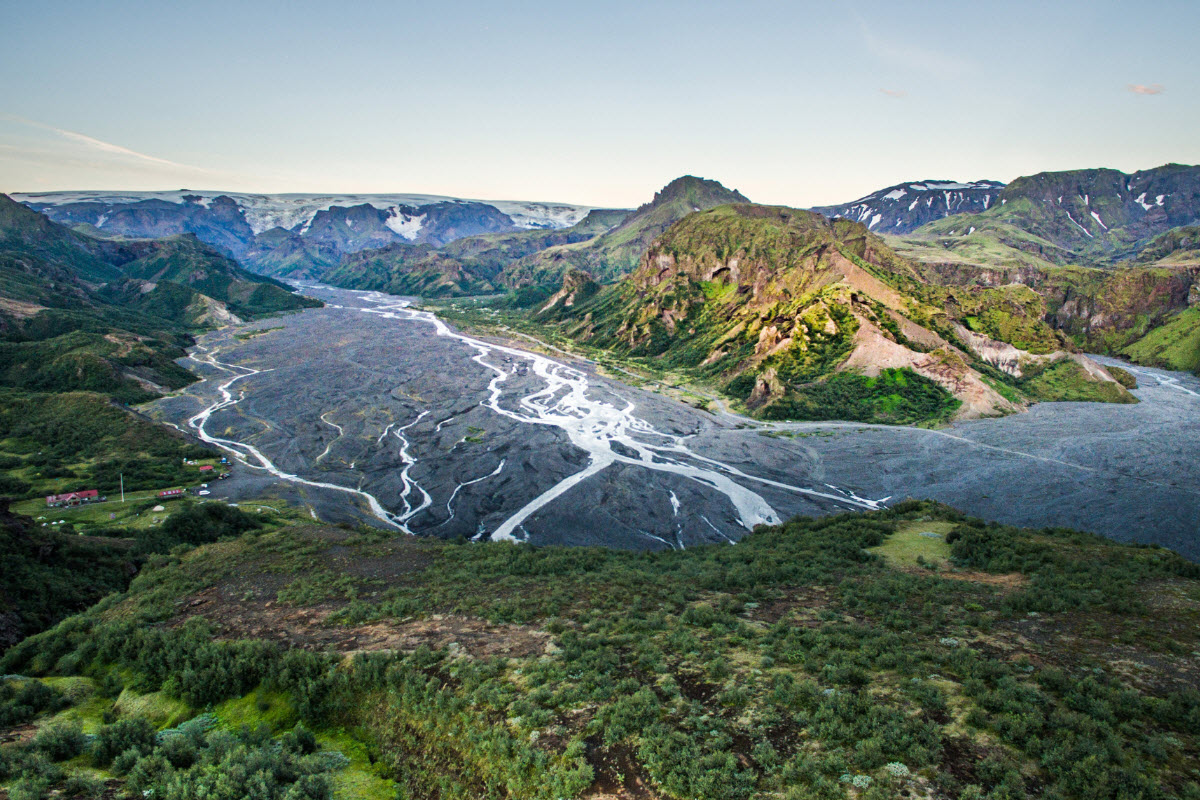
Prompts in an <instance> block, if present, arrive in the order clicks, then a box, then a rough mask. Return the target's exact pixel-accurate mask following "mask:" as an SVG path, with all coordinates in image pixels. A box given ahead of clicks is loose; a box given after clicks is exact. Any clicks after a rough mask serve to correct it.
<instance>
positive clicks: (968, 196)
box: [812, 180, 1004, 234]
mask: <svg viewBox="0 0 1200 800" xmlns="http://www.w3.org/2000/svg"><path fill="white" fill-rule="evenodd" d="M1002 189H1004V184H1003V183H1001V182H1000V181H988V180H983V181H966V182H963V181H948V180H936V181H911V182H909V183H898V184H896V185H895V186H889V187H887V188H886V189H880V190H879V191H877V192H872V193H871V194H869V195H867V196H866V197H860V198H859V199H858V200H855V201H853V202H851V203H843V204H841V205H834V206H819V207H817V208H814V209H812V210H813V211H816V212H817V213H819V214H824V215H825V216H827V217H830V218H831V219H849V220H853V221H854V222H861V223H862V224H863V225H866V226H867V227H868V228H870V229H871V231H872V232H874V233H896V234H899V233H909V232H910V231H913V230H916V229H917V228H919V227H921V226H922V225H924V224H926V223H928V222H933V221H934V220H939V219H942V218H944V217H949V216H952V215H954V214H965V213H971V214H976V213H979V212H981V211H987V210H988V209H989V208H991V207H992V204H993V203H995V202H996V201H997V198H998V197H999V196H1000V192H1001V190H1002Z"/></svg>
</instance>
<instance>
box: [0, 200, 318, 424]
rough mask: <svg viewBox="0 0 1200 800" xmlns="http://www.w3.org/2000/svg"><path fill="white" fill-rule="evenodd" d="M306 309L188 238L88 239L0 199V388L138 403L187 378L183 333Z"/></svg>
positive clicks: (273, 284) (305, 302) (277, 286)
mask: <svg viewBox="0 0 1200 800" xmlns="http://www.w3.org/2000/svg"><path fill="white" fill-rule="evenodd" d="M316 305H320V303H319V302H317V301H314V300H309V299H308V298H304V297H300V296H298V295H295V294H293V293H292V292H291V291H290V290H289V289H288V288H287V287H286V286H284V285H283V284H281V283H279V282H278V281H276V280H274V279H271V278H267V277H264V276H261V275H256V274H253V273H250V272H247V271H246V270H245V269H243V268H242V267H241V266H239V265H238V263H237V262H236V261H234V260H233V259H231V258H229V257H228V256H225V255H223V254H222V253H220V252H218V251H217V250H216V249H214V248H213V247H212V246H210V245H207V244H205V243H203V242H201V241H200V240H199V239H197V238H196V237H195V236H194V235H191V234H184V235H174V236H168V237H164V238H161V239H125V238H113V237H105V238H98V237H94V236H88V235H86V234H84V233H81V232H79V231H76V230H72V229H70V228H67V227H65V226H62V225H59V224H57V223H55V222H52V221H51V220H49V219H48V218H47V217H45V216H43V215H42V214H39V213H36V212H34V211H32V210H30V209H28V208H26V207H25V206H23V205H21V204H20V203H17V202H14V201H13V200H11V199H9V198H8V197H6V196H4V195H0V386H11V387H15V388H20V389H27V390H35V391H45V390H53V391H73V390H86V391H98V392H103V393H105V394H108V395H110V396H112V397H114V398H117V399H121V400H125V401H129V400H132V399H145V398H146V397H147V396H153V395H155V394H158V393H161V392H164V391H168V390H170V389H176V388H179V387H180V386H182V385H186V384H187V383H189V382H190V381H191V380H193V378H192V376H191V374H190V373H188V372H187V371H186V370H184V369H183V368H181V367H179V366H177V365H176V364H175V363H174V361H175V359H178V358H181V357H182V356H183V355H184V350H183V345H185V344H186V343H187V342H189V341H190V336H189V335H188V331H189V330H196V329H201V328H204V327H209V326H212V325H223V324H228V323H230V322H238V321H241V320H243V319H249V318H253V317H256V316H260V315H263V314H269V313H274V312H278V311H289V310H296V309H301V308H308V307H312V306H316Z"/></svg>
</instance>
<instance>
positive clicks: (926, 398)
mask: <svg viewBox="0 0 1200 800" xmlns="http://www.w3.org/2000/svg"><path fill="white" fill-rule="evenodd" d="M961 405H962V402H961V401H960V400H957V399H956V398H955V397H954V396H953V395H951V394H950V393H949V392H947V391H946V390H945V389H943V388H942V387H941V386H939V385H937V384H936V383H934V382H933V381H931V380H929V379H928V378H926V377H924V376H922V375H919V374H917V373H916V372H914V371H913V370H911V369H909V368H907V367H905V368H901V369H883V370H881V371H880V374H879V375H877V376H875V377H868V376H866V375H859V374H856V373H850V372H841V373H835V374H834V375H831V376H829V377H828V378H827V379H825V380H823V381H818V382H815V383H811V384H807V385H804V386H797V387H795V388H793V389H791V390H789V391H788V393H787V394H786V395H784V397H782V398H781V399H779V400H776V401H774V402H772V403H771V404H770V405H767V406H765V407H763V408H762V409H761V410H760V411H759V415H760V416H762V417H763V418H765V419H798V420H852V421H856V422H873V423H886V424H893V425H912V424H916V423H923V422H938V421H944V420H948V419H950V417H952V416H953V415H954V412H955V411H957V410H958V408H959V406H961Z"/></svg>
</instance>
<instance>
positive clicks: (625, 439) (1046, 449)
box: [150, 287, 1200, 559]
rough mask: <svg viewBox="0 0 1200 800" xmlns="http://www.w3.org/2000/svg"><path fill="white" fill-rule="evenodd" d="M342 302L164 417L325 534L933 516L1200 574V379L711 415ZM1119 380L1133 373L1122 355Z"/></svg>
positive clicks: (221, 368)
mask: <svg viewBox="0 0 1200 800" xmlns="http://www.w3.org/2000/svg"><path fill="white" fill-rule="evenodd" d="M305 292H306V293H307V294H310V295H312V296H315V297H318V298H320V299H321V300H323V301H324V302H325V304H326V305H325V307H324V308H321V309H311V310H308V311H305V312H303V313H300V314H294V315H290V316H288V317H285V318H282V319H278V320H271V321H270V322H269V324H268V323H263V324H262V325H263V327H264V328H271V329H270V330H267V331H266V332H265V333H263V334H262V335H259V336H254V337H250V338H241V337H238V336H237V335H236V334H235V330H234V329H226V330H222V331H219V332H214V333H209V334H206V335H204V336H203V337H201V338H200V340H199V342H200V344H199V347H198V348H196V349H195V350H194V351H193V353H192V359H191V362H192V363H191V364H190V365H189V366H192V367H193V368H194V369H195V370H196V371H197V372H198V373H199V374H201V375H203V376H204V378H205V379H204V380H203V381H201V382H200V383H197V384H194V385H193V386H191V387H188V388H187V389H186V390H184V391H183V392H181V393H178V394H175V395H172V396H169V397H166V398H164V399H162V400H159V401H156V402H155V403H154V404H153V405H152V406H151V407H150V408H151V410H152V413H153V414H154V416H156V417H158V418H160V419H162V420H164V421H167V422H170V423H171V424H173V425H175V426H177V427H179V428H181V429H185V430H187V429H189V422H191V423H194V424H193V425H191V427H190V429H191V430H193V431H196V430H197V429H202V430H201V432H202V438H205V440H206V441H207V442H209V443H212V444H215V445H218V446H223V447H225V448H227V449H230V450H232V451H234V452H235V453H236V454H238V455H239V456H240V457H241V458H242V459H244V460H245V461H246V463H247V466H246V467H244V468H240V469H239V470H238V475H237V477H235V478H234V479H231V480H229V481H226V482H223V483H222V484H220V485H218V486H216V487H215V491H216V492H217V496H221V497H226V498H227V499H229V500H231V501H233V502H238V501H239V500H240V499H247V498H251V497H257V496H261V495H263V494H264V492H265V493H274V494H277V495H279V496H281V497H287V498H289V499H291V500H292V501H293V502H296V503H299V504H302V505H306V506H308V507H309V509H310V510H311V513H312V515H313V516H316V517H317V518H319V519H321V520H323V521H327V522H368V523H370V524H374V525H376V526H380V527H389V528H399V529H402V530H407V531H410V532H412V533H417V534H429V535H433V536H437V537H441V538H447V539H488V538H491V539H501V540H503V539H510V540H517V541H524V542H529V543H531V544H541V545H545V544H570V545H605V546H609V547H618V548H625V549H637V550H645V549H677V548H684V547H691V546H694V545H696V544H702V543H724V542H730V541H737V540H739V539H740V538H742V537H743V536H745V535H746V534H747V533H748V532H749V530H750V529H751V528H753V526H754V525H755V524H758V523H766V524H773V523H774V522H775V521H777V520H781V519H786V518H788V517H790V516H792V515H795V514H804V515H825V514H829V513H834V512H838V511H845V510H869V509H871V508H875V507H878V505H879V504H881V503H883V502H884V501H887V503H888V504H890V503H893V502H895V501H897V500H898V499H901V498H906V497H913V498H921V499H936V500H940V501H942V502H945V503H948V504H950V505H953V506H955V507H957V508H960V509H962V510H964V511H966V512H967V513H971V514H975V515H979V516H983V517H986V518H989V519H995V520H998V521H1001V522H1005V523H1010V524H1018V525H1027V526H1035V527H1044V526H1062V527H1073V528H1078V529H1082V530H1088V531H1092V532H1096V533H1101V534H1103V535H1105V536H1108V537H1110V538H1113V539H1116V540H1118V541H1131V542H1142V543H1152V544H1159V545H1162V546H1166V547H1170V548H1172V549H1175V550H1176V551H1177V552H1179V553H1181V554H1183V555H1185V556H1188V557H1189V558H1193V559H1196V558H1200V543H1198V542H1196V540H1195V536H1194V534H1195V526H1194V521H1195V519H1196V518H1198V517H1200V471H1198V469H1197V467H1196V464H1197V463H1200V459H1198V456H1200V435H1198V434H1197V433H1196V432H1195V431H1193V430H1192V429H1191V428H1190V427H1188V426H1180V425H1179V424H1178V422H1177V421H1178V420H1179V419H1185V418H1188V416H1189V415H1193V414H1195V413H1196V411H1197V408H1198V407H1197V403H1200V381H1198V380H1197V379H1196V378H1195V377H1194V376H1190V375H1186V374H1180V373H1170V372H1166V371H1161V370H1156V369H1151V368H1147V367H1130V369H1131V370H1132V371H1134V372H1135V374H1136V376H1137V379H1138V384H1139V385H1138V388H1137V389H1135V390H1133V393H1134V395H1135V396H1136V398H1137V399H1138V400H1139V402H1138V403H1136V404H1132V405H1127V404H1108V403H1074V402H1057V403H1039V404H1036V405H1034V406H1032V407H1031V408H1030V409H1029V410H1028V411H1027V412H1025V413H1021V414H1014V415H1011V416H1007V417H1003V418H1000V419H981V420H964V421H960V422H956V423H954V424H952V425H950V426H949V427H945V428H940V429H930V428H918V427H907V426H893V425H888V426H883V425H868V424H860V423H846V422H767V421H762V420H756V419H748V418H744V417H739V416H735V415H732V414H728V413H716V414H713V413H709V412H707V411H702V410H699V409H697V408H694V407H692V406H689V405H686V404H683V403H680V402H678V401H676V400H672V399H670V398H668V397H665V396H663V395H660V394H654V393H651V392H648V391H644V390H642V389H637V388H634V387H631V386H628V385H625V384H623V383H619V382H617V381H614V380H612V379H610V378H606V377H602V376H600V375H598V374H597V373H596V369H595V366H594V365H592V364H589V363H585V362H581V361H573V362H568V361H567V359H566V357H565V356H564V357H561V358H560V357H558V356H556V357H555V358H548V357H546V356H543V355H539V354H537V353H533V352H530V351H529V350H527V349H523V347H522V344H524V345H525V346H528V342H521V341H517V342H515V343H514V342H507V341H506V342H499V341H495V340H494V339H492V338H480V337H477V336H470V335H465V334H462V333H459V332H457V331H455V330H453V329H451V328H450V327H448V326H447V325H446V324H445V323H444V322H442V321H440V320H438V319H436V318H435V317H433V316H432V315H431V314H429V313H428V312H425V311H420V310H417V309H414V308H412V307H411V306H410V305H409V304H408V303H406V302H404V301H401V300H399V299H398V298H394V297H388V296H384V295H378V294H371V293H363V292H349V291H345V290H338V289H331V288H328V287H306V288H305ZM1109 363H1112V364H1116V363H1118V362H1115V361H1110V362H1109Z"/></svg>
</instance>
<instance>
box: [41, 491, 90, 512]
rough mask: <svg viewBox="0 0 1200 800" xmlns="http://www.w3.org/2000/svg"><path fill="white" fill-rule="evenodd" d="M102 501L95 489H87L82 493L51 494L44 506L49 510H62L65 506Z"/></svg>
mask: <svg viewBox="0 0 1200 800" xmlns="http://www.w3.org/2000/svg"><path fill="white" fill-rule="evenodd" d="M102 500H104V498H103V497H101V496H100V492H98V491H96V490H95V489H87V490H85V491H82V492H67V493H66V494H52V495H49V496H47V497H46V506H47V507H49V508H64V507H67V506H82V505H86V504H88V503H99V502H101V501H102Z"/></svg>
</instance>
